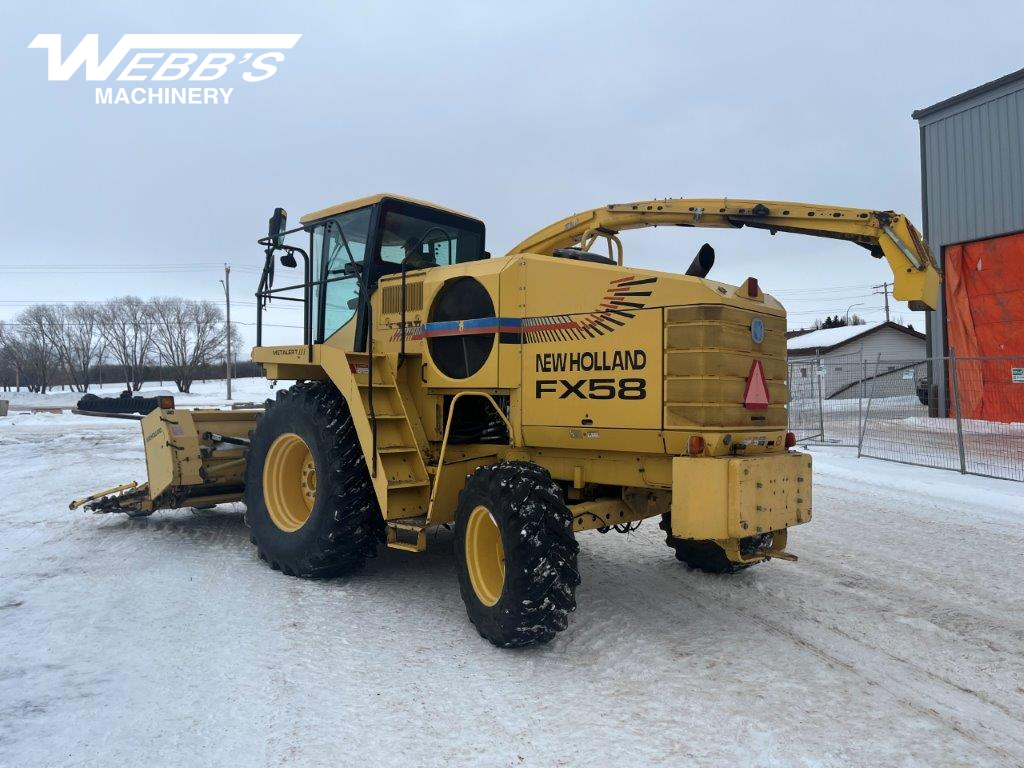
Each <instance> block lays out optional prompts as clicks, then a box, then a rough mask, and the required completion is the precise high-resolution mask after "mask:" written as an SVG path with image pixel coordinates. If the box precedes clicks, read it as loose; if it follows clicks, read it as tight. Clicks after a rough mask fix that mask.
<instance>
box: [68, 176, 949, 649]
mask: <svg viewBox="0 0 1024 768" xmlns="http://www.w3.org/2000/svg"><path fill="white" fill-rule="evenodd" d="M300 222H301V226H299V227H297V228H295V229H292V230H288V229H287V225H286V216H285V213H284V211H283V210H282V209H277V210H276V211H275V213H274V216H273V217H272V218H271V221H270V232H269V234H268V236H267V237H266V238H264V239H263V240H261V241H260V244H261V245H263V246H264V247H265V254H266V262H265V266H264V271H263V276H262V278H261V281H260V286H259V289H258V291H257V300H258V307H259V309H258V310H257V345H256V347H255V349H253V353H252V357H253V360H255V361H257V362H259V363H262V364H263V367H264V369H265V371H266V376H267V377H268V378H270V379H274V380H286V381H295V382H296V383H295V384H294V385H293V386H291V387H290V388H288V389H284V390H283V391H279V392H278V393H277V398H276V400H275V401H273V402H271V401H268V402H267V404H266V407H265V409H260V410H250V411H221V410H201V409H193V410H185V409H175V408H174V407H173V404H172V403H166V404H165V405H168V406H170V407H165V408H158V409H156V410H154V411H152V412H151V413H149V414H148V415H146V416H145V417H144V418H143V419H142V432H143V439H144V443H145V451H146V462H147V469H148V474H149V479H148V482H146V483H143V484H141V485H135V484H131V485H129V486H121V487H119V488H117V489H112V491H110V492H106V493H104V494H96V495H94V496H92V497H89V498H88V499H86V500H83V501H82V502H77V503H76V505H82V504H85V505H86V506H87V507H89V508H91V509H94V510H95V511H100V512H112V511H118V512H126V513H128V514H131V515H140V514H150V513H152V512H153V511H155V510H157V509H164V508H177V507H189V506H206V505H210V504H216V503H222V502H230V501H239V500H242V501H244V503H245V507H246V513H245V519H246V523H247V524H248V526H249V528H250V531H251V536H252V542H253V544H255V546H256V551H257V553H258V555H259V557H260V559H263V560H265V561H266V562H267V563H269V564H270V565H271V566H272V567H273V568H275V569H279V570H281V571H282V572H284V573H286V574H288V575H292V576H304V577H328V576H338V575H342V574H348V573H351V572H353V571H355V570H356V569H358V568H359V567H360V566H361V565H362V564H363V563H364V561H365V559H366V558H367V557H370V556H372V555H373V554H374V553H375V552H376V550H377V548H378V546H380V545H381V544H386V545H387V546H388V547H393V548H397V549H403V550H408V551H410V552H421V551H423V550H424V549H425V548H426V546H427V542H428V539H427V532H428V529H431V528H432V527H434V526H438V525H445V526H454V529H455V536H454V549H455V558H456V562H457V571H458V577H459V585H460V588H461V591H462V597H463V600H464V601H465V604H466V610H467V612H468V614H469V618H470V619H471V620H472V622H473V624H474V625H476V627H477V629H478V630H479V632H480V634H481V635H483V636H484V637H486V638H487V639H488V640H490V641H491V642H492V643H495V644H497V645H501V646H519V645H527V644H530V643H537V642H545V641H547V640H550V639H551V638H552V637H553V636H554V635H555V633H556V632H558V631H560V630H562V629H564V628H565V627H566V624H567V621H568V615H569V613H570V612H571V611H573V610H574V609H575V607H576V597H575V592H576V587H577V585H578V584H579V582H580V573H579V570H578V568H577V551H578V546H577V542H576V534H577V533H579V532H581V531H586V530H590V529H598V530H600V531H608V530H613V529H614V530H619V531H626V530H629V529H630V528H631V527H632V526H635V525H636V524H637V523H638V522H639V521H640V520H643V519H645V518H658V519H659V520H660V522H661V527H662V528H663V529H664V531H665V536H666V541H667V543H668V545H669V546H670V547H671V548H672V549H673V550H674V551H675V555H676V557H677V558H678V559H679V560H681V561H683V562H684V563H686V564H688V565H689V566H691V567H694V568H699V569H702V570H705V571H711V572H715V573H731V572H735V571H738V570H740V569H744V568H747V567H749V566H751V565H753V564H755V563H760V562H763V561H766V560H769V559H772V558H779V559H789V560H793V559H795V557H794V556H793V555H792V554H790V553H789V552H787V551H786V544H787V533H788V530H789V528H791V527H792V526H795V525H799V524H801V523H806V522H808V521H810V519H811V459H810V456H809V455H807V454H805V453H800V452H797V451H794V450H792V449H793V447H794V443H795V441H794V438H793V436H792V434H790V433H788V432H787V381H786V376H787V364H786V341H785V330H786V315H785V310H784V309H783V308H782V306H781V305H780V304H779V303H778V302H777V301H776V300H775V299H773V298H772V297H771V296H769V295H768V294H766V293H764V292H763V291H762V289H761V286H760V285H759V284H758V281H757V280H756V279H755V278H753V277H751V278H749V279H747V280H746V281H745V282H744V283H743V284H742V285H740V286H738V287H737V286H734V285H726V284H723V283H719V282H715V281H713V280H709V279H707V277H706V275H707V273H708V270H709V269H710V268H711V264H712V262H713V259H714V252H713V250H712V249H711V247H710V246H708V245H705V246H704V247H703V248H701V250H700V252H699V253H698V254H697V256H696V258H695V259H694V260H693V263H692V264H690V266H689V269H688V270H687V271H686V273H685V274H672V273H667V272H658V271H652V270H648V269H637V268H633V267H628V266H625V264H624V261H623V248H622V242H621V241H620V239H619V233H620V232H622V231H624V230H629V229H635V228H640V227H653V226H683V227H720V228H736V227H744V226H746V227H755V228H759V229H766V230H769V231H770V232H772V233H775V232H793V233H801V234H808V235H815V236H821V237H829V238H837V239H841V240H848V241H850V242H852V243H855V244H857V245H860V246H863V247H864V248H866V249H867V250H868V251H869V252H870V253H871V254H872V255H873V256H875V257H878V258H884V259H886V261H887V262H888V263H889V266H890V267H891V269H892V272H893V275H894V280H895V289H894V295H895V297H896V298H898V299H903V300H907V301H910V303H911V306H912V308H917V309H925V308H934V306H935V304H936V300H937V296H938V290H939V274H938V272H937V270H936V268H935V263H934V260H933V258H932V256H931V254H930V253H929V251H928V248H927V246H926V245H925V243H924V242H923V240H922V239H921V237H920V235H919V234H918V232H917V230H915V229H914V227H913V226H912V225H911V224H910V223H909V222H908V221H907V219H906V218H905V217H904V216H902V215H900V214H897V213H892V212H887V211H872V210H859V209H852V208H836V207H828V206H819V205H806V204H801V203H785V202H772V201H759V200H731V199H726V200H714V199H706V200H680V199H667V200H651V201H645V202H638V203H629V204H624V205H609V206H607V207H604V208H597V209H594V210H590V211H586V212H584V213H578V214H576V215H573V216H570V217H568V218H566V219H563V220H562V221H559V222H556V223H555V224H552V225H551V226H549V227H547V228H546V229H543V230H541V231H540V232H538V233H536V234H535V235H533V236H531V237H529V238H527V239H526V240H524V241H523V242H522V243H520V244H519V245H518V246H516V247H515V248H514V249H512V251H511V252H510V253H509V254H508V255H507V256H505V257H504V258H497V259H492V258H490V257H489V254H488V253H487V252H486V251H485V250H484V225H483V223H482V222H481V221H479V220H477V219H474V218H472V217H470V216H467V215H464V214H461V213H458V212H456V211H452V210H447V209H444V208H441V207H439V206H435V205H431V204H428V203H424V202H420V201H416V200H411V199H408V198H404V197H400V196H397V195H375V196H373V197H368V198H363V199H360V200H355V201H352V202H349V203H344V204H341V205H336V206H333V207H330V208H325V209H324V210H320V211H316V212H315V213H311V214H309V215H307V216H304V217H302V219H301V220H300ZM290 235H292V236H294V237H293V238H292V244H289V243H287V242H286V240H288V239H289V237H288V236H290ZM298 237H301V238H302V240H301V242H300V243H299V244H295V242H296V239H295V238H298ZM595 247H598V250H600V251H604V252H603V253H598V252H596V251H595V250H592V249H594V248H595ZM278 257H280V262H281V264H282V265H284V266H286V267H298V266H299V264H300V262H301V266H302V268H303V279H302V280H301V281H294V280H293V281H290V282H291V283H292V284H291V285H286V286H283V287H274V272H275V262H276V261H277V259H278ZM272 299H273V300H292V301H296V302H299V303H300V304H301V307H302V317H303V333H304V338H303V343H302V344H296V345H289V346H264V345H263V344H262V333H261V331H262V313H263V309H264V307H265V306H266V303H267V302H268V301H270V300H272Z"/></svg>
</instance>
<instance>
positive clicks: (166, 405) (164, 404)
mask: <svg viewBox="0 0 1024 768" xmlns="http://www.w3.org/2000/svg"><path fill="white" fill-rule="evenodd" d="M156 404H157V405H158V406H159V407H160V409H161V410H164V411H173V410H174V397H173V396H171V395H160V397H158V398H157V401H156Z"/></svg>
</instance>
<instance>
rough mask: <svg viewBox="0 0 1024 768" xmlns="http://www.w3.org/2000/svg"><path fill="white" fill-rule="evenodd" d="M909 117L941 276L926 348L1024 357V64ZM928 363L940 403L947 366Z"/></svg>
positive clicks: (943, 400)
mask: <svg viewBox="0 0 1024 768" xmlns="http://www.w3.org/2000/svg"><path fill="white" fill-rule="evenodd" d="M912 117H913V118H914V119H915V120H917V122H918V124H919V126H920V133H921V195H922V210H923V212H924V215H923V222H922V223H923V226H924V234H925V238H926V239H927V240H928V242H929V244H930V245H931V247H932V249H933V251H934V253H935V255H936V257H937V258H938V259H939V263H940V265H941V267H942V272H943V275H944V281H943V295H942V301H941V305H940V307H939V309H938V311H936V312H930V313H928V327H927V330H928V345H929V351H930V354H931V355H932V356H935V357H941V356H943V355H946V354H947V353H948V351H949V349H950V348H951V347H954V348H955V347H957V346H959V347H961V348H958V349H956V353H957V354H958V355H964V354H968V355H970V354H986V355H992V354H997V353H1005V354H1007V355H1011V354H1013V355H1024V347H1022V343H1024V342H1022V341H1021V340H1022V339H1024V308H1022V306H1021V305H1022V304H1024V69H1021V70H1018V71H1017V72H1014V73H1012V74H1009V75H1006V76H1005V77H1001V78H999V79H998V80H993V81H992V82H990V83H986V84H984V85H981V86H979V87H977V88H973V89H971V90H969V91H965V92H964V93H961V94H958V95H956V96H952V97H950V98H948V99H946V100H944V101H940V102H939V103H938V104H933V105H932V106H930V107H925V108H924V109H919V110H917V111H915V112H914V113H913V115H912ZM933 368H934V370H933V371H932V372H931V383H932V387H933V389H932V392H933V393H934V394H936V395H937V397H933V402H937V403H946V402H948V400H947V392H946V388H947V382H946V366H940V365H936V366H933ZM936 388H937V391H936Z"/></svg>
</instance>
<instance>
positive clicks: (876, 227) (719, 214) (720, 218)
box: [509, 198, 941, 309]
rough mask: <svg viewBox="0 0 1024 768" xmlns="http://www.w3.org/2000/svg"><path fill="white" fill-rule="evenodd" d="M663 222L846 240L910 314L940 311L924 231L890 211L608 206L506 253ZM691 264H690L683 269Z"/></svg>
mask: <svg viewBox="0 0 1024 768" xmlns="http://www.w3.org/2000/svg"><path fill="white" fill-rule="evenodd" d="M664 225H673V226H690V227H712V228H737V227H742V226H747V227H755V228H758V229H767V230H769V231H775V232H793V233H797V234H804V235H812V236H815V237H827V238H834V239H839V240H848V241H851V242H854V243H857V244H859V245H863V246H865V247H867V248H869V249H871V250H872V252H873V253H876V254H877V255H879V256H884V257H885V259H886V261H888V263H889V267H890V268H891V269H892V273H893V279H894V281H895V287H894V289H893V295H894V296H895V297H896V298H897V299H900V300H902V301H909V302H911V304H912V306H911V309H926V308H927V309H935V308H936V306H938V300H939V284H940V282H941V277H940V274H939V271H938V269H937V267H936V265H935V259H934V257H933V256H932V254H931V251H930V250H929V249H928V246H927V245H926V244H925V242H924V240H923V238H922V237H921V235H920V233H919V232H918V231H917V230H916V229H914V227H913V225H912V224H910V222H909V221H908V220H907V219H906V217H905V216H903V215H902V214H899V213H894V212H893V211H873V210H867V209H862V208H843V207H839V206H824V205H813V204H807V203H793V202H780V201H777V200H735V199H731V198H725V199H719V198H704V199H665V200H644V201H640V202H635V203H624V204H618V205H608V206H605V207H603V208H594V209H592V210H589V211H583V212H581V213H576V214H573V215H572V216H568V217H566V218H564V219H562V220H561V221H557V222H555V223H554V224H551V225H549V226H548V227H545V228H544V229H542V230H540V231H539V232H537V233H535V234H533V235H531V236H530V237H528V238H526V239H525V240H523V241H522V242H521V243H519V244H518V245H517V246H516V247H515V248H513V249H512V250H511V251H510V252H509V253H510V254H518V253H543V254H550V253H552V252H554V250H555V249H557V248H565V247H571V246H575V245H578V244H580V243H581V242H583V241H585V239H586V238H587V237H588V236H590V235H592V234H593V233H594V232H597V231H601V232H609V233H612V234H617V233H619V232H621V231H623V230H628V229H638V228H641V227H656V226H664ZM681 266H684V267H685V266H686V265H681Z"/></svg>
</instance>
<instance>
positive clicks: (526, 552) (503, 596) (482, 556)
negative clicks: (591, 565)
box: [455, 461, 580, 648]
mask: <svg viewBox="0 0 1024 768" xmlns="http://www.w3.org/2000/svg"><path fill="white" fill-rule="evenodd" d="M455 552H456V562H457V570H458V575H459V588H460V590H461V592H462V600H463V602H465V604H466V613H467V614H468V615H469V619H470V621H472V622H473V624H474V625H475V626H476V628H477V630H478V631H479V632H480V635H481V636H483V637H485V638H487V639H488V640H490V641H491V642H492V643H493V644H494V645H497V646H499V647H502V648H515V647H519V646H524V645H532V644H537V643H546V642H548V641H549V640H551V638H553V637H554V636H555V634H556V633H557V632H561V631H562V630H563V629H565V628H566V627H567V626H568V623H569V614H570V613H571V612H573V611H574V610H576V587H577V585H578V584H579V583H580V577H579V571H578V569H577V553H578V552H579V545H578V544H577V543H576V537H575V535H574V534H573V530H572V513H571V512H570V511H569V509H568V508H567V507H566V506H565V502H564V501H563V500H562V491H561V489H560V488H559V487H558V485H557V484H556V483H555V482H554V481H553V480H552V479H551V475H549V474H548V472H547V471H546V470H544V469H543V468H541V467H539V466H537V465H536V464H532V463H529V462H518V461H502V462H499V463H498V464H494V465H491V466H487V467H481V468H480V469H478V470H477V471H476V472H474V473H473V474H472V475H471V476H470V478H469V479H468V480H467V481H466V486H465V488H463V490H462V492H461V493H460V494H459V506H458V510H457V512H456V515H455Z"/></svg>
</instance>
